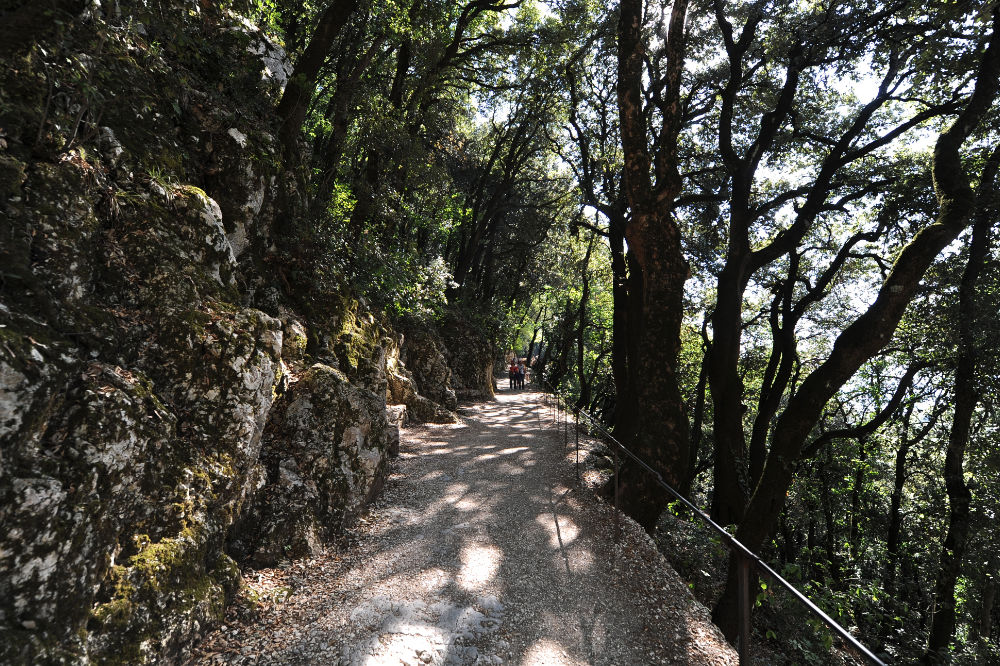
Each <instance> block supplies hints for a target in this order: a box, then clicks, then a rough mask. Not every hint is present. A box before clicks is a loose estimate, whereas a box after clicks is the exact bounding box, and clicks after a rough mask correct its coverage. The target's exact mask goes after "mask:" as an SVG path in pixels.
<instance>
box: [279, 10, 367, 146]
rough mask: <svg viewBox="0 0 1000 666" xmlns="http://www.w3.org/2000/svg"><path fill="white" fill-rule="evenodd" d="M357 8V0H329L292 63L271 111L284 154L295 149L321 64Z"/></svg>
mask: <svg viewBox="0 0 1000 666" xmlns="http://www.w3.org/2000/svg"><path fill="white" fill-rule="evenodd" d="M357 8H358V0H333V3H332V4H331V5H330V6H328V7H327V8H326V10H325V11H324V12H323V14H322V15H320V17H319V23H317V25H316V30H315V32H313V35H312V38H311V39H310V40H309V45H308V46H307V47H306V49H305V51H303V52H302V57H301V58H299V61H298V62H297V63H295V69H294V70H293V71H292V75H291V76H290V77H289V79H288V84H287V85H286V86H285V92H284V94H283V95H282V96H281V101H280V102H278V107H277V109H276V110H275V112H276V113H277V115H278V120H279V123H280V125H279V127H278V140H279V141H280V142H281V146H282V148H283V150H284V151H285V155H292V154H294V152H295V143H296V141H297V140H298V137H299V131H300V130H301V129H302V123H303V122H305V119H306V113H307V112H308V111H309V104H310V102H312V96H313V93H314V92H315V91H316V81H317V79H318V78H319V73H320V70H321V69H322V68H323V63H324V62H325V61H326V57H327V55H328V54H329V53H330V49H331V48H332V47H333V42H334V40H336V39H337V35H339V34H340V31H341V30H343V28H344V26H345V25H346V24H347V19H348V18H350V16H351V14H353V13H354V11H355V10H356V9H357Z"/></svg>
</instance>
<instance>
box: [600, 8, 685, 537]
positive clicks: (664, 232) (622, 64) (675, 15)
mask: <svg viewBox="0 0 1000 666" xmlns="http://www.w3.org/2000/svg"><path fill="white" fill-rule="evenodd" d="M642 5H643V3H642V1H641V0H623V1H622V2H621V16H620V19H619V24H618V103H619V119H620V126H621V138H622V149H623V154H624V162H625V174H624V186H625V190H626V197H627V201H628V204H629V207H630V209H631V218H630V219H629V220H628V223H627V224H626V226H625V240H626V242H627V243H628V251H629V255H630V258H631V259H632V260H633V264H632V265H633V266H634V270H630V274H629V309H628V312H629V322H628V324H629V329H628V342H627V344H628V377H627V380H626V383H627V392H626V394H627V395H628V400H627V401H626V402H624V403H620V404H619V405H618V413H617V422H616V424H615V426H616V427H615V431H616V434H617V435H618V436H619V439H621V441H622V442H623V443H624V444H625V446H627V447H629V448H630V449H631V450H633V451H634V452H635V453H636V454H637V455H638V456H639V457H640V458H643V459H644V460H646V461H647V462H648V463H649V464H650V465H652V466H653V468H654V469H656V470H657V472H658V473H659V474H660V476H661V477H662V478H663V480H664V481H666V482H667V483H669V484H672V485H674V486H677V485H680V483H681V482H682V481H683V478H684V473H685V471H686V469H687V439H688V422H687V414H686V412H685V409H684V405H683V402H682V399H681V392H680V387H679V386H678V383H677V374H676V373H677V357H678V353H679V351H680V327H681V322H682V314H683V292H684V282H685V280H686V279H687V275H688V266H687V262H686V261H685V260H684V256H683V253H682V251H681V242H680V241H681V237H680V230H679V229H678V227H677V224H676V222H675V220H674V219H673V215H672V209H673V201H674V199H675V198H676V196H677V194H678V192H679V191H680V175H679V174H678V171H677V135H678V133H679V128H680V118H681V107H680V94H679V88H680V76H681V72H682V70H683V67H684V58H685V53H684V32H683V30H684V18H685V16H686V13H687V5H688V3H687V1H686V0H675V2H674V3H673V7H672V9H671V16H670V28H669V32H668V34H667V41H666V49H667V74H666V81H667V83H666V86H667V90H666V99H665V101H664V103H663V106H662V112H663V128H662V129H661V131H660V134H659V140H658V142H657V145H656V152H655V155H653V156H651V155H650V151H649V145H648V143H647V131H646V129H647V128H646V114H645V112H644V103H643V102H644V99H643V93H642V75H643V54H644V52H645V45H644V44H643V39H642V16H643V11H642ZM654 159H655V165H654V164H653V161H654ZM654 166H655V175H656V183H655V185H654V184H653V183H652V182H651V180H650V175H651V173H650V172H651V167H654ZM630 268H631V267H630ZM620 476H621V479H620V482H621V489H622V507H623V509H624V510H625V512H626V513H628V514H629V515H631V516H632V517H633V518H635V519H636V520H637V521H638V522H639V523H640V524H641V525H643V526H644V527H646V528H647V529H650V528H651V527H652V526H653V525H654V524H655V522H656V519H657V518H658V517H659V514H660V512H661V511H662V510H663V507H664V505H665V503H666V498H667V496H668V495H667V494H666V491H664V490H663V489H662V488H661V487H660V486H659V485H658V484H657V483H656V480H655V479H653V478H652V477H651V476H650V475H648V474H647V473H646V472H645V471H644V470H641V469H639V468H638V467H636V466H634V465H625V466H624V467H623V469H622V473H621V475H620Z"/></svg>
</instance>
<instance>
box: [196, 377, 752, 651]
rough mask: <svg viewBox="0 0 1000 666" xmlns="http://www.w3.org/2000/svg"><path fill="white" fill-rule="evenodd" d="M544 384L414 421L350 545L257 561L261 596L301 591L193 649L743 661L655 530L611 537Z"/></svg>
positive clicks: (627, 528)
mask: <svg viewBox="0 0 1000 666" xmlns="http://www.w3.org/2000/svg"><path fill="white" fill-rule="evenodd" d="M539 397H540V396H539V394H537V393H534V392H531V391H522V392H507V391H504V392H502V393H501V394H499V395H498V396H497V401H496V402H495V403H486V404H478V405H474V406H471V407H466V408H463V409H462V410H461V411H462V414H463V419H462V423H459V424H455V425H427V426H419V427H414V428H409V429H407V430H406V431H405V432H404V434H403V440H402V445H401V455H400V458H399V460H398V461H396V462H395V463H394V464H393V472H392V475H391V477H390V480H389V482H388V484H387V487H386V491H385V493H384V494H383V496H382V497H381V498H380V499H379V501H378V502H377V504H376V506H375V507H374V508H373V510H372V512H371V513H370V515H369V516H368V517H367V519H366V521H365V522H363V523H362V524H361V525H360V526H359V528H358V529H357V530H355V531H354V533H353V535H352V536H353V537H355V540H353V542H352V544H350V545H347V546H341V547H340V548H336V549H335V548H332V547H331V548H330V549H329V550H328V552H327V553H325V554H324V555H323V556H321V557H318V558H315V559H313V560H310V561H308V562H300V563H297V564H295V565H289V566H288V567H285V568H284V569H282V570H280V571H263V572H252V573H250V574H249V575H248V580H249V583H250V587H251V589H255V590H256V591H257V593H259V594H263V595H265V596H267V595H268V594H269V593H270V594H271V595H272V596H273V595H275V590H284V589H285V588H289V587H290V588H293V589H294V590H295V591H294V592H293V593H292V594H291V595H290V596H289V597H288V598H287V599H284V600H283V601H281V602H280V603H276V604H273V606H271V607H269V608H268V609H266V610H265V611H264V612H262V613H259V617H257V618H247V619H243V620H238V619H236V618H234V619H233V620H232V621H231V622H229V623H228V624H227V626H226V627H224V628H223V629H221V630H219V631H217V632H215V633H214V634H213V635H211V636H210V637H209V638H208V639H207V640H206V641H205V642H203V644H202V645H201V646H200V648H199V650H198V656H197V657H196V658H195V660H194V661H193V662H192V663H198V664H218V663H227V664H343V665H344V666H348V665H350V666H361V665H373V664H410V665H412V666H418V665H420V664H468V665H472V664H519V665H520V664H531V665H542V664H544V665H550V664H623V665H624V664H733V665H735V664H736V663H737V661H738V659H737V657H736V655H735V653H734V652H733V651H732V650H731V649H730V648H729V646H728V645H726V644H725V642H724V641H723V639H722V637H721V635H720V634H719V632H718V630H717V629H716V628H715V626H714V625H712V624H711V623H710V621H709V619H708V612H707V610H706V609H705V608H704V607H703V606H701V605H699V604H697V603H696V602H695V601H694V600H693V599H692V597H691V595H690V593H689V592H688V589H687V587H686V586H685V584H684V583H683V582H682V581H681V580H680V579H679V578H678V577H677V575H676V574H675V573H674V572H673V571H672V570H671V569H669V567H668V565H667V564H666V562H665V561H664V559H663V558H662V556H661V555H660V554H659V553H657V552H656V549H655V547H654V546H653V544H652V541H651V540H650V539H649V538H648V537H647V536H646V534H645V533H644V532H643V531H642V530H641V529H640V528H639V527H638V526H637V525H635V524H634V523H632V522H631V521H624V522H623V534H622V540H621V543H620V544H617V545H616V544H614V542H613V539H612V536H613V520H612V512H611V510H610V509H609V508H608V507H607V506H606V505H605V504H603V503H601V502H599V501H597V500H596V499H595V498H594V496H593V495H592V494H591V492H590V491H589V490H587V489H586V488H577V487H576V486H575V476H574V474H573V467H572V465H571V464H570V463H569V460H570V457H569V455H568V451H566V450H564V448H563V447H562V435H560V434H559V433H557V432H556V431H555V430H553V426H552V425H551V423H550V422H549V420H548V419H549V418H550V417H549V416H548V413H547V412H544V408H542V407H541V406H540V403H539ZM269 591H270V592H269Z"/></svg>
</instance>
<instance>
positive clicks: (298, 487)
mask: <svg viewBox="0 0 1000 666" xmlns="http://www.w3.org/2000/svg"><path fill="white" fill-rule="evenodd" d="M389 445H390V439H389V423H388V421H387V419H386V411H385V400H384V397H383V396H380V395H378V394H376V393H374V392H372V391H369V390H367V389H365V388H363V387H359V386H356V385H354V384H351V382H350V381H349V380H348V378H347V376H346V375H345V374H344V373H343V372H341V371H339V370H337V369H336V368H332V367H330V366H328V365H323V364H315V365H313V366H312V367H311V368H309V369H308V370H307V371H306V372H305V373H304V374H303V375H302V376H301V377H300V378H299V380H298V382H297V383H296V384H295V385H294V386H293V387H292V388H291V389H290V392H289V394H288V396H287V398H286V402H285V404H284V405H283V406H282V408H281V409H280V410H278V413H277V414H276V415H275V417H274V418H272V419H271V421H270V422H269V424H268V429H267V433H266V436H265V442H264V449H263V451H262V454H261V459H262V461H263V462H264V465H265V467H266V468H267V484H266V485H265V486H264V487H263V488H262V489H261V490H260V491H259V492H258V493H257V495H256V497H255V498H254V500H253V504H252V506H251V507H250V509H249V510H248V512H247V513H246V514H245V518H244V522H243V525H241V526H239V527H238V529H237V530H236V533H235V535H234V540H235V541H236V542H238V544H239V546H238V547H241V548H242V549H243V550H244V551H245V554H246V555H249V556H251V558H252V560H253V562H254V563H255V564H258V565H266V564H274V563H275V562H277V561H278V560H279V559H281V558H283V557H301V556H304V555H308V554H312V553H314V552H315V550H316V548H317V547H318V546H319V544H320V543H321V540H322V538H324V537H329V536H330V535H332V534H335V533H337V532H338V531H339V530H340V529H341V528H342V527H343V526H344V525H345V524H349V523H350V522H351V521H352V520H353V519H354V518H355V516H356V515H357V514H358V512H359V511H360V510H361V508H362V507H363V506H364V504H365V503H366V502H367V501H369V500H370V499H371V497H372V496H373V494H374V493H376V492H377V491H378V490H379V489H380V487H381V485H382V482H383V480H384V476H385V470H386V458H387V453H388V449H389Z"/></svg>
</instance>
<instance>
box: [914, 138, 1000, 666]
mask: <svg viewBox="0 0 1000 666" xmlns="http://www.w3.org/2000/svg"><path fill="white" fill-rule="evenodd" d="M998 155H1000V153H997V152H994V158H993V159H994V161H991V162H990V163H988V165H987V168H988V169H990V167H992V171H993V173H990V174H988V175H986V176H984V177H983V189H984V190H985V189H992V184H993V181H994V180H995V178H994V176H995V171H996V168H995V167H996V163H995V160H996V158H997V156H998ZM991 222H992V220H991V219H990V217H989V216H988V215H986V214H984V213H983V212H982V211H980V215H978V217H977V219H976V223H975V224H974V225H973V227H972V240H971V242H970V245H969V259H968V262H967V263H966V265H965V270H964V271H963V273H962V282H961V285H960V286H959V297H958V298H959V304H958V332H959V351H958V361H957V363H956V367H955V396H954V405H955V410H954V416H953V417H952V422H951V431H950V433H949V435H948V449H947V451H946V452H945V458H944V485H945V490H946V491H947V493H948V533H947V534H946V535H945V539H944V544H943V546H942V548H941V562H940V565H939V567H938V575H937V580H936V581H935V584H934V602H935V603H934V605H935V608H936V609H937V611H936V612H935V613H934V621H933V622H932V623H931V634H930V637H929V638H928V641H927V652H926V653H925V654H924V657H923V663H925V664H944V663H947V662H948V661H949V655H948V646H949V645H950V644H951V641H952V639H953V638H954V636H955V583H956V582H957V580H958V575H959V573H960V572H961V568H962V559H963V558H964V556H965V549H966V545H967V544H968V540H969V527H970V525H969V523H970V517H971V513H970V508H971V503H972V492H971V491H970V490H969V486H968V485H966V483H965V470H964V461H965V447H966V446H967V445H968V443H969V433H970V430H971V426H972V415H973V413H974V412H975V409H976V404H977V403H978V402H979V395H978V392H977V391H976V340H975V322H976V314H977V312H976V310H977V308H976V282H977V281H978V280H979V274H980V273H981V272H982V268H983V266H984V264H985V262H986V256H987V254H988V253H989V247H990V241H989V235H990V223H991Z"/></svg>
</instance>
